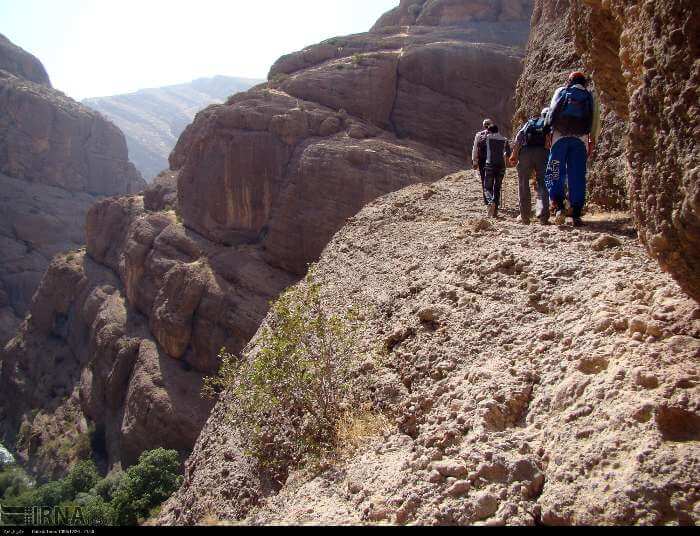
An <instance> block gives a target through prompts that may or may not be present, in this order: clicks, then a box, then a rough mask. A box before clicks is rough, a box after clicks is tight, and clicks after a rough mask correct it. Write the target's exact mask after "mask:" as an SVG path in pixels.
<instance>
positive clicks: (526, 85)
mask: <svg viewBox="0 0 700 536" xmlns="http://www.w3.org/2000/svg"><path fill="white" fill-rule="evenodd" d="M579 11H581V7H580V5H579V4H578V2H577V0H574V1H571V0H556V1H547V0H536V1H535V6H534V11H533V15H532V30H531V32H530V41H529V43H528V49H527V55H526V57H525V67H524V71H523V75H522V76H521V78H520V80H519V81H518V86H517V91H516V106H517V111H516V114H515V121H514V128H519V127H520V125H522V124H523V123H524V122H525V121H526V120H527V119H528V118H529V117H532V116H536V115H539V113H540V111H541V110H542V108H544V107H545V106H549V103H550V100H551V99H552V95H553V94H554V91H555V90H556V89H557V88H558V87H560V86H562V85H564V84H565V83H566V80H567V78H568V76H569V74H570V73H571V71H574V70H582V69H583V68H584V61H583V59H582V57H581V54H580V52H579V51H577V49H576V44H575V35H576V34H575V32H574V31H573V30H572V28H573V25H574V24H575V20H574V18H575V17H576V16H577V14H578V12H579ZM595 22H596V21H592V25H591V26H590V27H591V28H593V27H594V26H595ZM581 24H586V26H585V28H589V26H588V21H581ZM593 45H594V44H593V43H591V44H590V46H591V47H593ZM593 50H595V54H601V55H603V54H606V55H605V58H606V60H605V61H609V62H611V64H612V65H616V64H617V65H619V59H618V58H617V55H616V50H615V49H614V48H613V49H610V48H609V45H606V46H600V43H598V42H596V43H595V46H594V48H591V51H593ZM593 87H594V90H595V91H596V94H597V95H598V97H602V101H603V102H602V106H601V115H602V117H601V118H602V122H603V125H602V126H603V128H602V133H601V137H600V142H599V143H598V147H597V152H596V155H595V156H594V158H592V159H591V161H590V162H589V173H588V184H589V201H590V202H592V203H594V204H596V205H599V206H602V207H605V208H613V209H624V208H627V207H628V194H627V189H628V187H627V174H626V171H627V170H626V160H625V154H624V150H625V141H624V140H625V133H626V124H625V121H624V118H623V117H621V116H620V115H619V114H620V112H619V111H616V108H615V107H614V106H612V103H611V102H610V100H609V99H608V97H607V94H605V95H603V94H601V93H602V92H601V89H600V88H599V87H597V86H595V85H594V86H593Z"/></svg>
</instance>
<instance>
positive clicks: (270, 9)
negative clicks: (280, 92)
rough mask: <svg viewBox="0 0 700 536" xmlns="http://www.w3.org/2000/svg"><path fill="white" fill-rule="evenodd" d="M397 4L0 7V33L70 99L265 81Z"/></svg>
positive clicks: (86, 0)
mask: <svg viewBox="0 0 700 536" xmlns="http://www.w3.org/2000/svg"><path fill="white" fill-rule="evenodd" d="M398 4H399V0H109V1H108V0H0V33H2V34H5V35H6V36H7V37H8V38H9V39H10V40H11V41H13V42H14V43H15V44H17V45H19V46H20V47H22V48H24V49H25V50H27V51H29V52H31V53H32V54H34V55H35V56H37V57H38V58H39V59H40V60H41V61H42V62H43V64H44V66H45V67H46V70H47V71H48V73H49V76H50V77H51V82H52V84H53V85H54V87H56V88H57V89H60V90H61V91H63V92H64V93H66V94H68V95H70V96H71V97H73V98H75V99H78V100H80V99H83V98H85V97H100V96H106V95H114V94H119V93H127V92H130V91H135V90H137V89H142V88H147V87H159V86H164V85H169V84H177V83H180V82H187V81H189V80H192V79H195V78H199V77H205V76H213V75H217V74H223V75H231V76H243V77H250V78H266V77H267V72H268V70H269V68H270V66H271V65H272V63H273V62H274V61H275V60H276V59H277V58H278V57H279V56H281V55H283V54H286V53H288V52H292V51H295V50H299V49H300V48H303V47H305V46H307V45H311V44H313V43H316V42H318V41H322V40H323V39H327V38H330V37H334V36H336V35H345V34H351V33H358V32H364V31H367V30H369V28H370V27H371V26H372V24H374V22H375V21H376V20H377V18H379V16H380V15H381V14H382V13H384V12H386V11H388V10H389V9H391V8H392V7H395V6H397V5H398Z"/></svg>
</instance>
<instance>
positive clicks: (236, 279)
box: [0, 1, 530, 474]
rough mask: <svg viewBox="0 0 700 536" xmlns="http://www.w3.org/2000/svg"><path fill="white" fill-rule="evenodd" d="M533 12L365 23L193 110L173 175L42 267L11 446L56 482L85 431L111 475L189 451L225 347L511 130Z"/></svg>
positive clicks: (14, 380) (25, 336) (20, 362)
mask: <svg viewBox="0 0 700 536" xmlns="http://www.w3.org/2000/svg"><path fill="white" fill-rule="evenodd" d="M441 3H443V2H429V3H426V4H425V6H423V7H422V8H425V9H426V10H428V8H430V10H434V9H435V6H436V5H439V4H441ZM444 3H445V5H446V6H447V5H448V4H450V5H451V4H453V3H450V2H444ZM466 4H468V5H470V3H469V2H467V3H466ZM475 5H479V6H481V5H482V3H479V2H475ZM431 6H432V7H431ZM513 6H520V8H519V9H520V10H521V11H518V9H516V8H515V7H513ZM419 7H420V6H419ZM438 7H439V6H438ZM529 7H530V2H528V1H519V2H503V3H500V2H499V3H498V5H497V6H496V9H495V10H491V11H488V10H487V11H488V12H484V13H482V14H480V15H479V16H475V15H474V13H475V12H474V11H473V10H468V9H467V10H456V11H454V10H452V8H450V9H447V7H446V8H445V9H446V11H445V13H448V12H449V13H452V15H449V16H447V15H445V16H444V17H443V16H442V15H440V16H437V15H435V16H431V17H430V18H426V19H425V23H421V24H423V25H413V26H409V27H398V26H387V25H385V24H379V25H378V26H377V27H376V28H375V30H374V31H373V32H371V33H368V34H361V35H355V36H349V37H345V38H337V39H332V40H329V41H326V42H324V43H321V44H319V45H315V46H313V47H309V48H308V49H305V50H303V51H301V52H298V53H294V54H290V55H289V56H286V57H284V58H281V59H280V60H279V61H278V62H277V63H276V64H275V66H273V68H272V70H271V73H270V82H269V84H267V86H266V87H257V88H254V89H252V90H250V91H248V92H246V93H241V94H238V95H236V96H234V97H232V98H230V99H229V100H228V101H227V102H226V103H225V104H221V105H213V106H210V107H208V108H207V109H205V110H204V111H202V112H200V113H199V114H198V115H197V117H196V119H195V121H194V122H193V124H192V125H190V126H189V127H188V128H187V129H186V130H185V132H184V133H183V135H182V136H181V138H180V140H179V142H178V144H177V146H176V148H175V150H174V151H173V153H172V154H171V157H170V167H171V170H170V171H168V172H166V173H163V174H161V175H160V176H159V177H158V178H157V179H156V181H155V182H154V184H153V185H152V186H151V187H150V188H149V189H148V190H147V191H145V192H144V193H143V195H138V196H131V197H126V198H121V199H110V200H106V201H103V202H101V203H99V204H97V205H96V206H95V207H93V208H92V209H91V210H90V212H89V214H88V217H87V222H88V223H87V251H86V252H82V251H81V252H78V253H74V254H72V255H69V256H63V257H61V258H58V259H56V260H55V262H54V263H53V264H52V265H51V267H50V268H49V271H48V273H47V275H46V277H45V278H44V280H43V283H42V286H41V288H40V290H39V292H38V293H37V294H36V297H35V299H34V302H33V304H32V307H31V315H30V316H29V317H28V318H27V320H26V321H25V322H24V323H23V325H22V327H21V329H20V332H19V335H18V336H17V337H16V338H15V339H14V340H13V341H12V342H11V343H10V345H8V346H7V347H6V349H5V351H4V353H3V354H1V355H2V359H3V364H2V366H3V369H2V378H0V383H2V389H3V392H4V393H8V396H11V398H12V400H13V403H12V404H11V405H8V404H5V405H4V407H3V408H2V411H3V413H2V419H1V420H0V422H1V423H2V424H3V437H4V438H5V439H6V440H7V441H8V444H11V445H14V446H16V447H17V450H18V451H19V453H20V454H21V456H22V457H23V459H24V460H28V462H29V465H30V466H31V467H33V468H35V469H36V470H37V471H39V472H41V471H45V472H54V473H57V474H58V473H60V472H61V470H63V469H65V467H66V465H67V464H69V463H70V462H71V461H72V459H74V457H75V455H77V453H75V452H73V451H72V450H71V451H70V452H68V453H66V452H63V453H61V452H58V453H57V452H56V450H59V451H60V449H53V450H52V448H49V447H53V446H54V445H55V444H56V443H57V442H59V443H60V442H64V443H65V442H68V444H72V443H74V442H75V441H76V438H79V437H80V435H81V434H84V433H85V430H86V429H88V428H90V426H92V427H94V431H93V432H92V435H93V437H94V436H95V435H97V438H98V439H100V438H101V440H100V441H98V443H99V444H103V445H104V449H101V450H104V452H103V454H104V457H105V459H106V462H107V465H116V464H120V463H121V464H122V465H129V464H130V463H132V462H133V461H134V460H135V459H136V456H137V455H138V453H139V452H140V451H141V450H143V449H146V448H152V447H157V446H165V447H168V448H175V449H178V450H179V451H180V452H181V453H182V455H183V457H184V456H186V454H187V452H188V449H189V448H191V447H192V445H193V444H194V441H195V438H196V436H197V434H198V432H199V430H200V428H201V426H202V425H203V424H204V422H205V420H206V418H207V416H208V413H209V409H210V405H209V403H208V402H206V401H203V400H201V398H200V397H199V389H200V386H201V380H202V376H203V375H206V374H211V373H213V372H214V371H215V370H216V369H217V367H218V364H219V363H218V357H217V354H218V352H219V350H220V349H221V348H222V347H223V348H226V349H227V350H228V351H230V352H234V353H235V352H239V351H240V350H241V349H242V348H243V347H244V346H245V344H246V343H247V342H248V341H249V339H250V338H251V337H252V336H253V335H254V333H255V331H256V330H257V328H258V326H259V324H260V322H261V321H262V320H263V318H264V316H265V314H266V312H267V308H268V302H269V300H271V299H272V298H274V297H275V296H276V295H278V294H279V293H280V292H281V291H282V290H283V289H284V288H285V287H286V286H288V285H289V284H291V283H292V282H294V281H295V280H296V278H297V277H298V276H299V275H301V274H303V273H304V272H305V270H306V266H307V264H308V263H309V262H312V261H314V260H316V259H317V258H318V256H319V255H320V254H321V251H322V249H323V247H324V246H325V245H326V243H327V242H328V240H330V238H331V237H332V236H333V234H334V233H335V232H336V231H337V230H338V229H339V228H340V227H341V226H342V225H343V223H344V222H345V220H346V219H347V218H350V217H352V216H353V215H354V214H356V213H357V211H358V210H360V209H361V208H362V206H364V205H365V204H366V203H368V202H370V201H372V200H373V199H375V198H376V197H378V196H380V195H383V194H385V193H387V192H390V191H394V190H397V189H400V188H403V187H405V186H407V185H411V184H415V183H419V182H433V181H436V180H438V179H440V178H441V177H443V176H444V175H446V174H448V173H451V172H453V171H456V170H458V169H460V168H463V167H465V165H466V163H465V161H464V157H465V155H466V150H465V149H466V146H468V145H470V143H471V140H472V139H473V132H474V131H475V130H477V129H478V127H479V125H480V122H481V119H482V118H483V116H485V115H492V116H494V117H496V118H497V119H498V120H499V121H501V122H502V123H503V124H508V123H510V114H511V113H512V102H511V95H512V92H513V89H514V86H515V81H516V79H517V77H518V75H519V72H520V69H521V63H520V60H521V58H522V55H523V46H524V42H525V40H526V37H527V32H528V23H527V20H528V19H529V12H528V10H529ZM422 8H421V9H422ZM514 9H515V11H513V10H514ZM414 11H415V10H414ZM477 11H479V10H477ZM430 12H432V11H429V10H428V11H426V13H430ZM438 12H440V13H442V12H441V11H440V10H438ZM438 12H436V13H438ZM509 13H510V14H511V15H509ZM512 13H521V16H520V17H519V18H518V17H515V16H512ZM436 17H437V18H436ZM516 19H517V20H516ZM469 149H470V147H469ZM39 355H41V356H43V357H42V359H38V358H37V356H39ZM56 363H60V364H61V365H60V366H61V367H62V371H63V372H61V373H60V374H56V373H55V372H54V371H55V368H56ZM36 408H39V409H40V412H39V414H38V415H34V414H33V413H32V410H33V409H36ZM65 420H68V421H70V422H72V423H73V425H72V426H64V427H63V431H62V430H61V429H60V427H57V426H51V425H50V423H51V422H58V421H65ZM66 429H69V430H68V431H66ZM18 432H22V433H18ZM63 450H64V451H66V449H63Z"/></svg>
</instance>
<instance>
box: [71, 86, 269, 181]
mask: <svg viewBox="0 0 700 536" xmlns="http://www.w3.org/2000/svg"><path fill="white" fill-rule="evenodd" d="M260 82H262V80H253V79H248V78H233V77H230V76H215V77H213V78H199V79H197V80H194V81H192V82H189V83H187V84H177V85H174V86H167V87H161V88H153V89H142V90H140V91H136V92H135V93H129V94H128V95H115V96H112V97H97V98H91V99H85V100H83V104H85V105H86V106H88V107H89V108H92V109H93V110H96V111H98V112H100V113H101V114H102V115H104V116H105V117H106V118H107V119H109V120H110V121H113V122H114V124H115V125H117V126H118V127H119V128H120V129H121V130H122V132H124V136H125V137H126V144H127V146H128V148H129V158H130V159H131V161H132V162H133V163H134V165H135V166H136V168H137V169H138V170H139V171H140V172H141V175H143V176H144V177H145V178H146V180H148V181H149V182H150V181H151V180H152V179H153V178H154V177H155V176H156V175H158V173H160V172H161V171H163V170H164V169H167V168H168V155H169V154H170V152H171V151H172V150H173V147H175V143H177V140H178V138H179V137H180V134H182V131H183V130H185V127H186V126H187V125H189V124H190V123H191V122H192V120H193V119H194V116H195V114H196V113H197V112H199V111H200V110H202V109H204V108H206V107H207V106H209V105H210V104H214V103H220V102H223V101H225V100H226V99H227V98H228V97H230V96H231V95H233V94H234V93H238V92H239V91H245V90H247V89H250V88H251V87H253V86H254V85H256V84H259V83H260Z"/></svg>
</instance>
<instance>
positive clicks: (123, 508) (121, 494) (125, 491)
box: [112, 448, 182, 525]
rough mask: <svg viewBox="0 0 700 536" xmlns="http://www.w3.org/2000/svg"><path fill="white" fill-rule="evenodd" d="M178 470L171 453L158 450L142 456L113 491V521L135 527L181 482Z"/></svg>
mask: <svg viewBox="0 0 700 536" xmlns="http://www.w3.org/2000/svg"><path fill="white" fill-rule="evenodd" d="M179 468H180V461H179V459H178V454H177V452H176V451H174V450H165V449H162V448H161V449H156V450H151V451H148V452H144V453H143V454H141V456H140V457H139V463H138V464H136V465H134V466H132V467H130V468H129V469H128V470H127V471H126V473H125V474H124V476H123V477H122V479H121V480H120V482H119V485H118V486H117V489H116V491H115V492H114V497H113V499H112V507H113V508H114V514H115V521H116V522H117V523H118V524H120V525H134V524H136V523H138V521H139V519H143V518H145V517H146V516H148V514H149V512H150V511H151V510H152V509H153V508H154V507H156V506H158V505H159V504H161V503H162V502H163V501H165V500H166V499H167V498H168V497H170V495H172V494H173V492H175V490H177V488H178V487H179V486H180V484H181V483H182V477H181V476H179V475H178V472H179Z"/></svg>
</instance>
